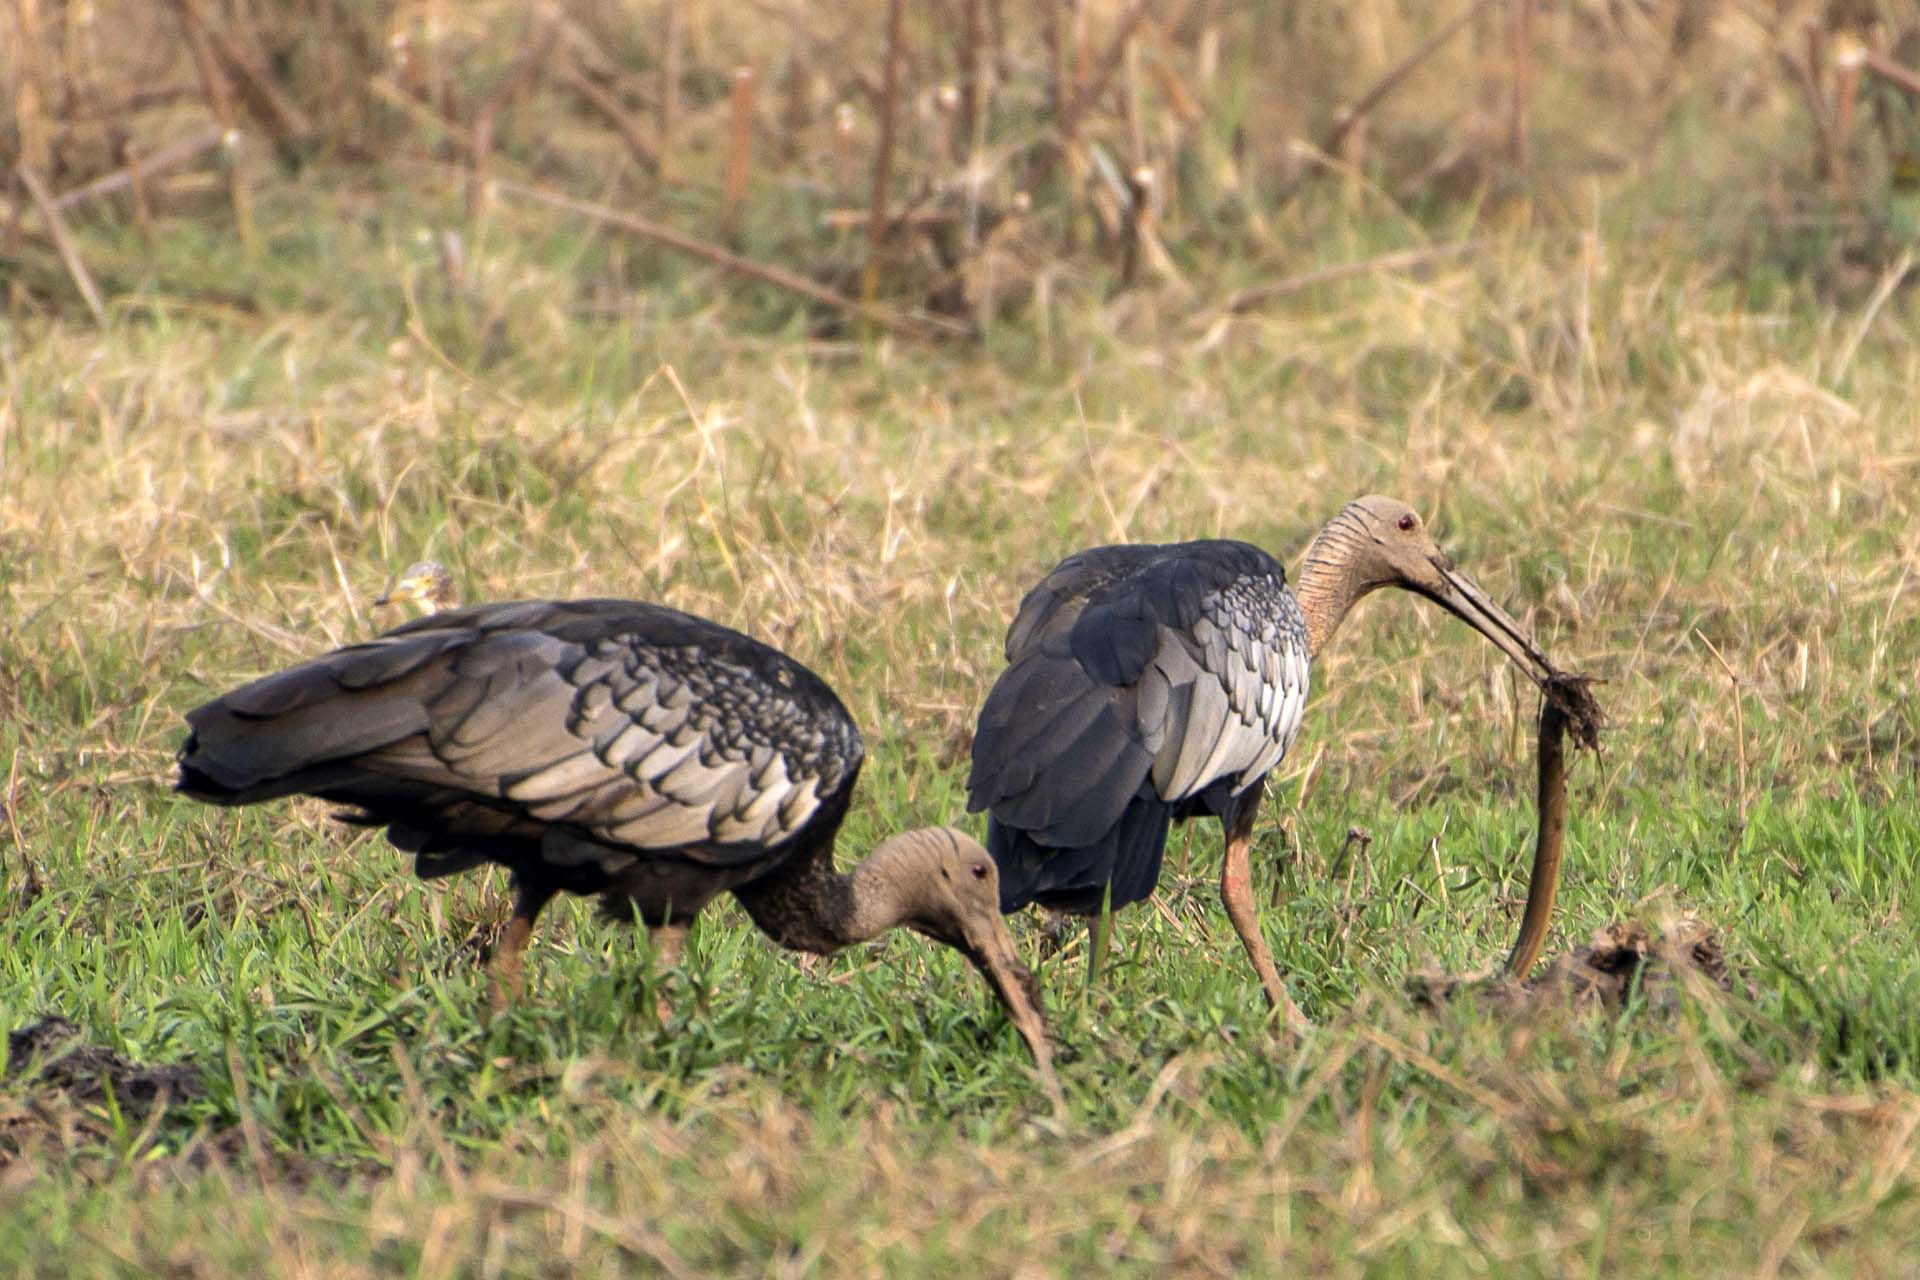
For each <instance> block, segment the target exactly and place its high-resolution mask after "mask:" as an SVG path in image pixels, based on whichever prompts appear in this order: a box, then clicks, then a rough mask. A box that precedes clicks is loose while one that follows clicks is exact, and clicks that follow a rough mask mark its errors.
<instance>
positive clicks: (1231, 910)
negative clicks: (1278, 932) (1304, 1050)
mask: <svg viewBox="0 0 1920 1280" xmlns="http://www.w3.org/2000/svg"><path fill="white" fill-rule="evenodd" d="M1265 790H1266V788H1265V786H1264V785H1263V784H1259V783H1256V784H1255V785H1254V786H1253V787H1252V788H1251V789H1250V790H1248V791H1245V792H1243V793H1241V795H1239V796H1238V797H1236V799H1235V804H1234V807H1233V808H1232V809H1231V810H1229V811H1228V812H1227V813H1226V814H1225V815H1223V817H1222V822H1223V824H1224V825H1225V827H1226V834H1227V857H1226V865H1225V866H1224V867H1222V868H1221V871H1220V900H1221V901H1222V902H1224V903H1225V904H1226V907H1227V919H1229V920H1231V921H1233V931H1234V932H1235V933H1237V934H1239V935H1240V944H1241V945H1242V946H1244V947H1245V948H1246V949H1247V958H1248V959H1250V960H1252V961H1253V968H1254V972H1256V973H1258V974H1259V975H1260V985H1261V986H1262V987H1264V988H1265V989H1266V993H1267V1006H1268V1007H1269V1008H1271V1009H1274V1010H1277V1011H1278V1012H1279V1014H1280V1020H1281V1022H1282V1024H1283V1025H1284V1026H1285V1027H1286V1028H1287V1029H1288V1030H1289V1031H1293V1030H1298V1029H1300V1028H1301V1027H1304V1026H1306V1025H1308V1024H1307V1018H1306V1015H1305V1014H1303V1013H1301V1012H1300V1009H1299V1006H1297V1005H1295V1004H1294V1003H1293V998H1292V997H1291V996H1289V995H1288V994H1287V988H1286V984H1285V983H1283V982H1281V980H1280V970H1279V968H1278V966H1276V965H1275V964H1274V963H1273V953H1272V952H1271V951H1268V950H1267V940H1266V938H1265V937H1263V936H1262V935H1261V933H1260V915H1259V912H1258V911H1257V910H1256V909H1255V908H1254V905H1253V819H1254V815H1255V814H1256V813H1257V812H1259V809H1260V797H1261V796H1262V794H1264V792H1265Z"/></svg>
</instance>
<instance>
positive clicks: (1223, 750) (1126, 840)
mask: <svg viewBox="0 0 1920 1280" xmlns="http://www.w3.org/2000/svg"><path fill="white" fill-rule="evenodd" d="M1007 661H1008V664H1009V665H1008V667H1007V670H1006V671H1005V672H1004V673H1003V674H1002V675H1001V676H1000V678H999V680H998V681H997V682H996V683H995V684H994V686H993V689H992V691H991V692H990V693H989V694H988V695H987V700H986V704H985V706H984V707H983V708H982V709H981V712H980V719H979V724H978V728H977V730H976V733H975V736H974V744H973V772H972V776H971V778H970V779H969V782H968V788H969V799H968V808H969V809H970V810H972V811H978V810H981V809H985V810H986V811H987V812H988V813H989V814H990V815H991V817H990V821H989V826H988V832H989V834H988V845H987V847H988V849H989V850H990V851H991V852H992V853H993V856H994V860H995V861H996V862H997V863H998V864H999V867H1000V893H1001V907H1002V909H1003V910H1008V911H1012V910H1016V909H1018V908H1019V907H1021V906H1024V905H1025V904H1026V903H1028V902H1040V903H1042V904H1044V905H1048V906H1053V907H1057V908H1060V909H1062V910H1068V911H1077V912H1091V911H1096V910H1098V909H1099V908H1100V905H1101V903H1102V901H1103V900H1106V899H1108V898H1109V893H1110V898H1111V903H1112V905H1113V906H1115V907H1120V906H1123V905H1125V904H1126V903H1129V902H1134V901H1138V900H1139V899H1142V898H1145V897H1146V896H1147V895H1148V894H1150V893H1151V892H1152V891H1153V886H1154V883H1155V881H1156V880H1157V879H1158V877H1159V869H1160V857H1161V853H1162V851H1163V849H1164V847H1165V844H1166V837H1167V831H1168V827H1169V825H1170V823H1171V822H1173V821H1174V820H1176V819H1181V818H1186V817H1189V816H1192V815H1194V814H1196V813H1214V814H1219V815H1222V816H1223V817H1226V816H1228V815H1229V814H1230V813H1233V812H1234V811H1235V807H1236V805H1238V804H1240V803H1242V802H1243V801H1244V799H1245V798H1246V797H1247V796H1248V795H1249V794H1250V793H1251V794H1252V795H1253V797H1254V798H1255V799H1257V795H1258V792H1257V790H1256V789H1257V788H1258V787H1259V786H1260V784H1261V783H1262V781H1263V780H1264V778H1265V776H1266V774H1267V772H1268V771H1269V770H1270V769H1272V768H1273V766H1274V765H1275V764H1276V763H1278V761H1279V760H1280V758H1281V757H1282V756H1283V755H1284V754H1285V753H1286V750H1287V748H1288V747H1289V746H1290V745H1291V744H1292V742H1293V739H1294V736H1295V734H1296V733H1298V731H1299V728H1300V718H1301V714H1302V712H1303V711H1304V710H1305V707H1306V700H1307V678H1308V645H1307V633H1306V626H1305V623H1304V621H1303V620H1302V617H1301V613H1300V608H1299V605H1298V604H1297V603H1296V602H1295V600H1294V598H1293V595H1292V593H1291V592H1289V591H1288V590H1287V587H1286V573H1285V570H1284V569H1283V568H1282V567H1281V566H1280V563H1279V562H1278V561H1276V560H1275V559H1274V558H1273V557H1272V556H1270V555H1268V554H1267V553H1266V552H1264V551H1262V550H1260V549H1259V548H1258V547H1255V546H1251V545H1249V544H1247V543H1244V542H1233V541H1225V540H1209V541H1201V542H1185V543H1174V544H1168V545H1128V546H1113V547H1097V548H1094V549H1093V550H1090V551H1085V552H1082V553H1080V554H1078V555H1075V556H1072V557H1069V558H1068V559H1067V560H1064V561H1062V562H1061V563H1060V565H1059V566H1058V567H1056V568H1055V569H1054V570H1053V571H1052V572H1051V573H1049V574H1048V575H1047V577H1046V578H1045V579H1044V580H1043V581H1042V582H1041V583H1040V585H1038V586H1037V587H1035V588H1034V589H1033V590H1032V591H1031V592H1029V593H1028V594H1027V597H1026V598H1025V600H1023V601H1022V602H1021V605H1020V611H1019V614H1018V615H1017V616H1016V617H1015V618H1014V621H1013V625H1012V626H1011V628H1009V630H1008V632H1007Z"/></svg>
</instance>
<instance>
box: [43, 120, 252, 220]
mask: <svg viewBox="0 0 1920 1280" xmlns="http://www.w3.org/2000/svg"><path fill="white" fill-rule="evenodd" d="M223 136H224V131H223V130H220V129H202V130H201V131H200V132H198V133H194V134H189V135H188V136H187V137H185V138H182V139H180V140H179V141H178V142H169V143H168V144H167V145H166V146H164V147H162V148H160V149H159V150H158V151H156V152H154V153H153V154H152V155H150V156H141V157H140V158H139V160H138V179H137V181H136V178H135V168H136V164H135V159H134V157H135V155H136V154H137V153H136V152H135V151H134V150H133V148H132V147H131V146H129V147H128V148H127V158H126V161H125V167H124V168H120V169H115V170H114V171H113V172H112V173H108V174H102V175H101V176H100V177H98V178H95V179H94V180H93V181H92V182H89V183H85V184H84V185H82V186H78V187H75V188H74V189H73V190H71V191H67V192H64V193H62V194H61V195H60V196H59V197H58V198H57V199H56V200H54V202H53V205H54V208H56V209H59V210H60V211H61V212H62V213H65V212H66V211H67V210H69V209H77V208H79V207H80V206H81V205H83V204H90V203H91V202H93V201H95V200H98V199H99V198H100V197H102V196H109V195H112V194H113V193H114V192H116V191H119V190H120V189H121V188H123V187H129V188H136V191H135V195H134V200H135V203H136V205H137V204H138V203H139V202H140V200H141V194H140V192H139V191H138V190H137V187H138V186H139V185H140V184H144V183H146V182H147V181H148V180H150V179H152V178H153V177H155V176H157V175H159V174H162V173H165V172H167V171H168V170H170V169H178V168H179V167H180V166H182V165H184V164H188V163H190V162H192V161H194V160H197V159H199V158H200V157H201V156H203V155H205V154H206V153H207V152H209V151H212V150H214V149H216V148H217V147H219V145H220V140H221V138H222V137H223Z"/></svg>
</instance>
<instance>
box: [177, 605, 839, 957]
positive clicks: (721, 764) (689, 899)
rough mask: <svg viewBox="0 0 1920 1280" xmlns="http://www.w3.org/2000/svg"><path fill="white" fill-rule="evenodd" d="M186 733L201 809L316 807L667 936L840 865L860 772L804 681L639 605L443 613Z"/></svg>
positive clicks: (446, 860)
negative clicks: (799, 854) (799, 866)
mask: <svg viewBox="0 0 1920 1280" xmlns="http://www.w3.org/2000/svg"><path fill="white" fill-rule="evenodd" d="M187 722H188V724H189V726H190V727H191V729H192V733H191V736H190V737H189V738H188V739H187V742H186V745H185V746H184V747H182V749H181V751H180V758H179V762H180V780H179V783H178V788H179V790H181V791H183V792H185V793H187V794H189V795H192V796H195V797H197V798H199V799H203V800H210V801H213V802H215V803H220V804H247V803H252V802H254V801H258V800H266V799H271V798H273V797H276V796H283V795H289V794H293V793H296V792H299V793H305V794H309V795H315V796H319V797H321V798H322V799H326V800H331V801H334V802H336V803H339V804H342V805H346V806H350V809H349V811H348V813H346V814H344V815H342V816H344V817H346V818H347V819H348V820H349V821H353V822H357V823H362V824H367V825H379V826H385V827H386V828H387V831H388V836H389V838H390V839H391V840H392V841H393V843H394V844H396V845H398V846H399V847H400V848H402V849H406V850H409V851H411V852H414V853H415V854H416V855H417V857H416V870H417V871H418V872H419V874H421V875H422V876H428V877H431V876H438V875H444V874H447V873H449V872H454V871H459V870H462V869H464V868H467V867H471V866H473V865H476V864H478V863H481V862H495V863H499V864H502V865H504V866H507V867H510V868H512V869H513V871H514V872H515V874H516V876H517V877H519V878H520V879H521V880H522V881H529V882H533V883H534V884H536V885H538V886H540V887H542V888H544V889H545V890H546V891H547V892H548V893H551V892H552V891H554V890H565V891H569V892H573V893H600V894H602V895H604V898H605V901H606V903H607V905H608V907H609V908H610V909H628V910H633V911H635V912H637V914H639V915H640V916H641V918H643V919H645V920H646V921H648V922H649V923H661V922H665V921H667V920H668V919H670V918H671V919H687V918H691V916H692V915H694V914H695V913H697V912H698V911H699V910H700V908H701V906H703V905H704V904H705V903H706V902H707V901H708V900H709V899H710V898H712V897H713V896H714V895H715V894H717V893H719V892H721V891H723V890H725V889H728V888H732V887H735V886H737V885H741V884H744V883H747V882H749V881H752V880H753V879H755V878H756V877H758V876H760V875H762V874H764V873H765V872H767V871H768V870H769V869H771V868H773V867H775V866H778V865H780V864H781V863H783V862H785V861H786V860H787V859H788V858H789V857H790V856H792V855H793V854H794V853H795V852H796V850H798V849H800V848H802V847H807V848H812V847H816V846H821V845H823V844H824V845H825V846H826V847H828V848H830V847H831V843H832V839H833V835H834V833H835V830H836V829H837V828H838V826H839V824H840V820H841V818H842V816H843V815H844V813H845V811H846V805H847V799H848V795H849V793H850V792H851V790H852V787H853V784H854V780H855V778H856V776H857V775H858V773H859V770H860V763H861V757H862V745H861V741H860V734H859V731H858V729H857V728H856V727H855V726H854V723H853V721H852V719H851V718H850V717H849V716H848V714H847V711H846V708H845V707H844V706H842V705H841V702H840V700H839V698H837V697H836V696H835V695H834V693H833V691H832V690H831V689H829V688H828V687H827V686H826V685H825V684H824V683H823V682H822V681H821V680H820V679H819V678H818V677H817V676H815V675H814V674H813V673H812V672H810V671H808V670H807V669H806V668H805V667H803V666H801V665H800V664H799V663H797V662H795V661H793V660H792V659H791V658H788V657H787V656H786V655H784V654H781V653H779V652H778V651H776V650H774V649H771V648H769V647H768V646H766V645H763V644H761V643H759V642H758V641H755V640H753V639H751V638H749V637H747V636H744V635H742V634H740V633H739V632H736V631H732V630H730V629H728V628H726V627H722V626H719V625H717V624H715V623H711V622H707V621H705V620H703V619H700V618H696V617H693V616H691V615H688V614H684V613H680V612H678V611H676V610H673V609H668V608H664V607H662V606H659V605H652V604H643V603H637V602H632V601H621V600H582V601H570V602H549V601H525V602H515V603H505V604H491V605H482V606H478V607H474V608H467V609H457V610H453V611H450V612H443V613H438V614H435V615H433V616H431V617H426V618H421V619H419V620H417V621H414V622H411V623H409V624H407V625H405V626H402V627H399V628H397V629H396V630H394V631H391V632H388V633H387V634H385V635H383V636H380V637H379V638H377V639H375V640H370V641H368V642H366V643H365V644H357V645H351V646H348V647H346V648H343V649H339V650H336V651H334V652H332V653H329V654H326V655H324V656H322V657H319V658H316V659H314V660H312V661H310V662H306V663H303V664H301V665H299V666H296V667H293V668H291V669H289V670H286V671H282V672H279V673H278V674H275V675H271V676H268V677H266V678H264V679H262V680H258V681H255V682H254V683H252V684H250V685H247V686H246V687H244V688H241V689H238V690H235V691H234V692H232V693H229V694H227V695H226V696H224V697H222V698H218V699H215V700H214V701H212V702H210V703H208V704H206V705H205V706H203V707H200V708H198V709H197V710H195V711H193V712H190V713H189V714H188V716H187ZM828 866H829V867H830V866H831V862H830V859H829V861H828ZM523 887H524V886H523Z"/></svg>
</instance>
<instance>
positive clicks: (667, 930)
mask: <svg viewBox="0 0 1920 1280" xmlns="http://www.w3.org/2000/svg"><path fill="white" fill-rule="evenodd" d="M691 927H692V926H691V925H690V924H689V923H687V922H685V921H680V922H677V923H668V924H650V925H648V926H647V941H648V942H649V943H650V944H651V945H652V947H653V973H654V982H655V984H656V989H655V994H654V997H653V1013H654V1016H655V1017H656V1018H658V1019H660V1025H661V1026H663V1027H664V1026H666V1025H667V1022H668V1020H669V1019H671V1018H672V1017H673V1002H672V1001H671V1000H669V999H667V993H666V991H665V989H664V983H665V979H666V971H667V970H668V969H673V968H677V967H678V966H679V964H680V957H681V955H682V954H683V953H684V952H685V951H686V949H687V931H688V930H689V929H690V928H691Z"/></svg>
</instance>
